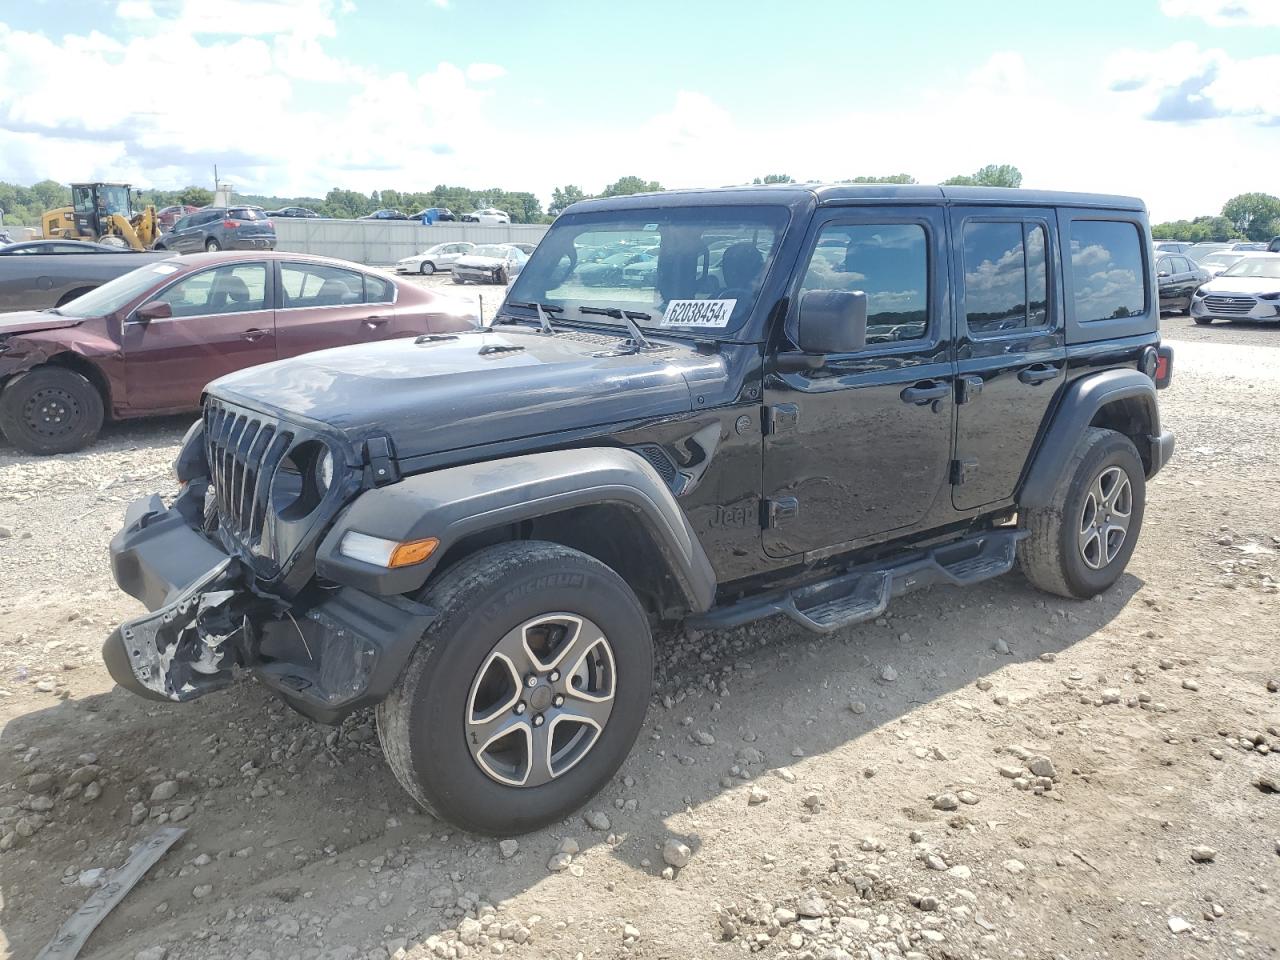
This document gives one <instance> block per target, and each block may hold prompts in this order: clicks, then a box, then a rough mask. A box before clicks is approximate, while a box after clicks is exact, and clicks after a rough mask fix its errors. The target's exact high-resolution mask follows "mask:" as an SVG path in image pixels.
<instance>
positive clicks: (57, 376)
mask: <svg viewBox="0 0 1280 960" xmlns="http://www.w3.org/2000/svg"><path fill="white" fill-rule="evenodd" d="M51 385H53V386H57V387H58V388H59V389H63V390H66V391H67V392H68V393H70V394H71V395H72V396H73V397H74V398H75V400H76V402H77V404H78V406H79V409H80V416H79V422H78V423H76V425H75V429H74V430H71V431H68V432H67V433H65V434H63V435H62V436H59V437H53V438H50V437H42V436H40V435H39V434H37V433H34V432H32V431H31V430H30V429H29V428H28V427H27V425H26V422H25V420H24V414H23V410H24V408H25V406H26V404H27V401H28V400H29V399H30V397H31V395H32V394H34V393H35V392H36V391H38V390H40V389H41V388H43V387H47V386H51ZM103 418H104V410H103V403H102V395H101V394H99V393H98V391H97V389H96V388H95V387H94V386H93V384H91V383H90V382H89V381H88V380H87V379H86V378H85V377H84V376H82V375H81V374H79V373H76V372H75V371H74V370H65V369H50V368H43V369H37V370H32V371H29V372H28V373H25V374H23V375H22V376H20V377H16V378H15V379H14V380H12V381H11V382H10V383H9V384H8V386H6V387H5V389H4V392H3V394H0V431H3V433H4V435H5V436H6V437H7V438H8V439H9V441H10V442H11V443H13V444H14V445H15V446H18V447H20V448H21V449H23V450H26V451H27V452H28V453H34V454H38V455H41V456H48V455H51V454H58V453H71V452H72V451H74V450H79V449H81V448H82V447H85V446H87V445H88V444H89V443H91V442H92V441H93V439H94V438H95V437H96V436H97V435H98V431H99V430H101V429H102V421H103Z"/></svg>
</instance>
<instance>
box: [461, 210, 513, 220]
mask: <svg viewBox="0 0 1280 960" xmlns="http://www.w3.org/2000/svg"><path fill="white" fill-rule="evenodd" d="M462 222H463V223H510V222H511V215H510V214H508V213H504V212H503V211H501V210H497V209H494V208H493V207H485V208H484V209H483V210H473V211H471V213H464V214H463V215H462Z"/></svg>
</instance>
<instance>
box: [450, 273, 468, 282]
mask: <svg viewBox="0 0 1280 960" xmlns="http://www.w3.org/2000/svg"><path fill="white" fill-rule="evenodd" d="M453 282H454V283H466V282H467V281H465V280H463V279H462V278H461V277H460V276H458V275H457V274H456V273H455V274H454V275H453Z"/></svg>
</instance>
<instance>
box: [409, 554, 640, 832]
mask: <svg viewBox="0 0 1280 960" xmlns="http://www.w3.org/2000/svg"><path fill="white" fill-rule="evenodd" d="M579 557H580V560H577V562H575V559H576V558H574V557H572V556H566V557H562V558H559V559H558V560H557V561H551V562H546V561H544V562H541V563H537V562H535V563H531V564H529V565H528V566H526V567H522V568H521V569H520V572H519V574H518V575H516V576H509V577H508V578H507V579H506V580H505V581H504V582H502V583H501V584H498V585H495V586H492V587H490V588H488V589H483V590H481V591H480V592H479V593H476V594H473V595H472V597H471V603H470V604H468V605H466V606H464V607H462V608H461V609H458V610H457V611H456V612H454V613H453V614H452V615H450V616H448V618H447V622H445V623H443V624H438V625H437V626H438V627H439V628H440V629H438V630H437V629H435V628H433V629H432V630H430V631H429V632H428V636H429V637H431V636H432V634H434V640H435V644H434V647H433V648H432V650H431V653H430V654H429V656H428V657H427V660H426V662H425V664H423V666H422V679H421V680H420V681H419V683H418V685H417V688H416V690H415V696H414V700H413V702H412V704H411V708H410V709H411V713H410V723H409V736H410V757H411V760H412V764H413V768H414V772H415V773H416V774H417V779H418V782H419V783H421V784H423V785H424V788H425V789H426V790H427V792H428V794H429V795H430V799H431V803H432V806H433V807H435V808H436V809H437V810H438V811H439V813H440V814H441V815H443V816H445V817H446V818H448V819H450V820H452V821H454V822H457V823H461V824H464V825H466V826H467V827H468V828H470V829H473V830H477V831H480V832H484V833H504V834H506V833H524V832H527V831H529V830H532V829H535V828H537V827H539V826H542V825H544V824H546V823H549V822H551V821H553V820H557V819H560V818H561V817H563V816H564V815H565V814H566V812H568V811H570V810H572V809H575V808H576V807H578V806H579V805H581V804H582V803H583V802H585V801H586V800H587V799H588V798H589V797H590V796H592V795H593V794H595V793H596V792H597V791H598V790H599V789H600V788H601V787H603V786H604V784H605V783H607V782H608V780H609V778H610V777H612V776H613V774H614V773H615V772H616V771H617V769H618V767H619V766H621V764H622V762H623V761H624V760H625V759H626V757H627V754H628V753H629V752H630V750H631V747H632V745H633V744H634V742H635V738H636V736H637V735H638V733H639V730H640V727H641V725H642V724H643V722H644V715H645V712H646V710H647V709H648V704H649V694H650V689H651V687H652V682H653V647H652V640H651V638H650V634H649V625H648V621H647V618H646V617H645V614H644V611H643V610H642V609H641V607H640V605H639V603H638V602H637V601H636V599H635V596H634V594H632V592H631V591H630V589H629V588H628V587H627V586H626V584H625V583H624V582H623V581H622V580H621V579H620V578H618V577H617V575H616V574H614V573H613V572H612V571H611V570H609V568H607V567H605V566H603V565H602V564H599V563H597V562H596V561H593V560H590V559H589V558H587V557H585V556H582V555H579ZM581 561H586V562H581ZM557 612H563V613H574V614H578V615H579V616H583V617H585V618H587V619H588V620H591V621H592V622H594V623H595V624H596V625H597V626H598V627H600V628H601V630H602V631H603V632H604V635H605V637H606V638H607V639H608V640H609V644H610V646H611V647H612V649H613V656H614V665H615V670H616V687H615V689H616V694H615V700H614V706H613V712H612V714H611V715H610V717H609V721H608V722H607V723H606V724H605V729H604V731H603V732H602V733H601V734H600V738H599V739H598V740H597V741H596V743H595V744H594V745H593V746H592V748H591V750H590V751H589V752H588V753H587V755H586V756H585V757H584V758H583V759H582V760H581V761H580V762H579V763H578V764H577V765H576V766H574V767H573V768H572V769H570V770H568V771H566V772H565V773H564V774H562V775H561V776H560V777H558V778H556V779H555V780H553V781H551V782H550V783H546V784H543V785H542V786H540V787H529V788H526V787H510V786H504V785H502V784H499V783H497V782H495V781H493V780H492V779H490V778H489V777H488V776H487V775H486V774H485V773H484V772H483V771H482V770H481V769H480V767H479V766H478V765H477V764H476V762H475V760H474V758H473V757H472V756H471V752H470V750H469V749H468V747H467V744H466V727H465V721H464V717H465V713H466V705H467V700H468V697H469V695H470V692H471V686H472V683H473V681H474V679H475V676H476V673H477V672H478V671H479V669H480V667H481V665H482V664H483V662H484V660H485V659H486V658H487V657H488V655H489V652H490V650H491V649H492V647H493V645H494V644H495V643H497V641H498V639H499V638H500V637H502V635H503V634H505V633H506V632H507V631H509V630H511V629H512V628H513V627H515V626H517V625H518V624H520V623H523V622H525V621H527V620H529V619H532V618H533V617H536V616H538V615H540V614H545V613H557Z"/></svg>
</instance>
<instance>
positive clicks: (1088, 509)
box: [1077, 466, 1133, 570]
mask: <svg viewBox="0 0 1280 960" xmlns="http://www.w3.org/2000/svg"><path fill="white" fill-rule="evenodd" d="M1132 515H1133V486H1132V484H1130V482H1129V475H1128V474H1127V473H1125V472H1124V470H1122V469H1121V468H1120V467H1116V466H1111V467H1105V468H1104V469H1103V470H1102V472H1101V473H1099V474H1098V475H1097V476H1096V477H1094V479H1093V483H1091V484H1089V491H1088V493H1086V494H1085V498H1084V506H1083V507H1081V509H1080V529H1079V534H1078V538H1077V544H1078V546H1079V548H1080V556H1081V558H1082V559H1083V560H1084V562H1085V565H1086V566H1087V567H1089V569H1091V570H1101V569H1103V568H1104V567H1106V566H1107V565H1108V564H1109V563H1111V561H1112V560H1114V559H1115V558H1116V555H1117V554H1118V553H1119V552H1120V548H1121V547H1123V546H1124V541H1125V537H1127V536H1128V534H1129V521H1130V519H1131V517H1132Z"/></svg>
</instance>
